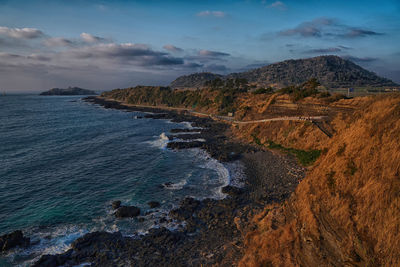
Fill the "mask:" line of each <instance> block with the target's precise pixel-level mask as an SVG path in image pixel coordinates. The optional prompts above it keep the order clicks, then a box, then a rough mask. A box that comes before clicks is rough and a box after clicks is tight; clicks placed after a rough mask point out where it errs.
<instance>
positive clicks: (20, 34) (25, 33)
mask: <svg viewBox="0 0 400 267" xmlns="http://www.w3.org/2000/svg"><path fill="white" fill-rule="evenodd" d="M0 35H5V36H7V37H10V38H15V39H35V38H40V37H43V36H44V34H43V32H42V31H40V30H38V29H35V28H9V27H2V26H0Z"/></svg>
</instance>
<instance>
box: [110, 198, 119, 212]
mask: <svg viewBox="0 0 400 267" xmlns="http://www.w3.org/2000/svg"><path fill="white" fill-rule="evenodd" d="M111 206H112V208H113V209H114V210H116V209H118V208H119V207H121V201H119V200H116V201H113V202H112V203H111Z"/></svg>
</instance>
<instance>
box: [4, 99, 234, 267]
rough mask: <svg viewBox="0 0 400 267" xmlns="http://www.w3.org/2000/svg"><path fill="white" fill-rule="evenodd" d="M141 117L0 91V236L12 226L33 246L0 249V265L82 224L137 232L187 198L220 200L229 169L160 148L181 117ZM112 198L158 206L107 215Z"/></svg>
mask: <svg viewBox="0 0 400 267" xmlns="http://www.w3.org/2000/svg"><path fill="white" fill-rule="evenodd" d="M141 116H143V113H139V112H126V111H121V110H112V109H104V108H102V107H100V106H97V105H93V104H90V103H86V102H84V101H82V100H81V97H76V96H68V97H65V96H36V95H14V96H1V97H0V235H3V234H5V233H9V232H12V231H14V230H17V229H20V230H22V231H23V232H24V234H25V235H26V236H28V237H31V242H32V243H33V245H32V246H30V247H29V248H28V249H16V250H13V251H11V252H9V253H8V254H6V255H2V256H0V265H1V266H7V265H10V266H11V265H16V264H20V265H23V266H24V265H29V263H31V262H33V261H34V260H37V259H38V258H39V257H40V255H43V254H54V253H60V252H63V251H65V250H67V249H68V248H69V246H70V244H71V242H73V241H74V240H75V239H76V238H78V237H80V236H82V235H84V234H85V233H88V232H92V231H97V230H104V231H121V232H122V233H123V234H124V235H134V233H136V232H142V233H145V232H146V230H148V229H149V228H150V227H155V224H156V222H157V219H158V218H159V217H160V216H165V215H167V214H168V211H169V210H170V209H172V208H173V207H176V206H177V205H178V203H179V202H180V201H181V200H182V199H184V198H185V197H187V196H192V197H195V198H200V199H201V198H206V197H214V198H222V197H223V194H221V190H220V188H221V186H224V185H226V183H227V181H228V179H229V172H228V170H227V169H226V168H225V167H224V166H223V165H222V164H221V163H219V162H218V161H216V160H214V159H212V158H210V157H209V156H208V154H207V153H205V152H204V151H201V150H198V149H189V150H179V151H174V150H169V149H167V148H166V144H167V142H168V138H167V136H166V135H168V133H169V130H170V129H172V128H187V127H191V126H190V123H172V122H170V121H168V120H154V119H146V118H143V119H137V118H138V117H141ZM165 185H168V186H165ZM113 200H121V201H122V204H125V205H135V206H138V207H140V208H141V209H142V213H143V214H145V213H146V211H150V208H149V207H148V205H147V202H149V201H158V202H160V203H161V207H160V208H157V209H153V210H151V211H152V213H150V214H148V215H146V216H145V221H144V222H139V221H138V220H137V219H134V218H133V219H116V218H115V217H114V215H113V211H112V209H111V202H112V201H113ZM167 226H168V227H171V228H173V227H179V225H176V224H175V225H174V224H173V223H172V224H170V225H167Z"/></svg>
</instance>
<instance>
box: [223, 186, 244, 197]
mask: <svg viewBox="0 0 400 267" xmlns="http://www.w3.org/2000/svg"><path fill="white" fill-rule="evenodd" d="M243 192H244V190H243V189H242V188H239V187H235V186H231V185H227V186H224V187H222V193H224V194H227V195H230V196H232V197H237V196H239V195H241V194H243Z"/></svg>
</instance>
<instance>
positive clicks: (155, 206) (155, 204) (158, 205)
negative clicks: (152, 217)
mask: <svg viewBox="0 0 400 267" xmlns="http://www.w3.org/2000/svg"><path fill="white" fill-rule="evenodd" d="M147 205H149V207H150V208H152V209H154V208H158V207H160V202H157V201H150V202H148V203H147Z"/></svg>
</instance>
